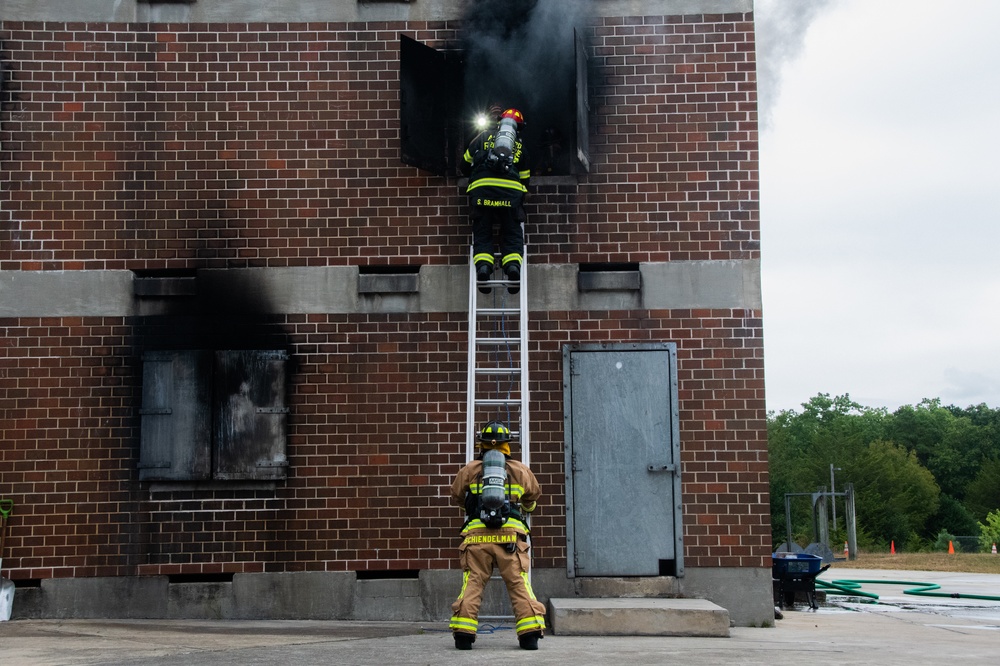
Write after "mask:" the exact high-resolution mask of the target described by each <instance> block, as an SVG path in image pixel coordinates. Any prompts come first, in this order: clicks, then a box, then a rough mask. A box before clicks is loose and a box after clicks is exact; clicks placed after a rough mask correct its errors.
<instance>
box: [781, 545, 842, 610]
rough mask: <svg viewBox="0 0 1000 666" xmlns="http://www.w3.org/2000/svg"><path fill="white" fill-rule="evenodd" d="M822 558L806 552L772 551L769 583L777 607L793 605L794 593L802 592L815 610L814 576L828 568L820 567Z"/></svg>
mask: <svg viewBox="0 0 1000 666" xmlns="http://www.w3.org/2000/svg"><path fill="white" fill-rule="evenodd" d="M822 564H823V558H822V557H820V556H819V555H809V554H808V553H774V554H773V555H772V556H771V585H772V588H773V590H774V603H776V604H777V605H778V607H779V608H784V607H785V606H788V607H789V608H791V607H792V606H794V605H795V595H796V593H798V592H804V593H805V596H806V601H808V602H809V607H810V608H812V609H813V610H816V608H817V606H816V576H818V575H820V574H821V573H823V572H824V571H826V570H827V569H829V568H830V565H829V564H828V565H826V566H825V567H821V565H822Z"/></svg>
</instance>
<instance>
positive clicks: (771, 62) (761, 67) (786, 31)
mask: <svg viewBox="0 0 1000 666" xmlns="http://www.w3.org/2000/svg"><path fill="white" fill-rule="evenodd" d="M838 1H839V0H756V2H754V20H755V24H756V33H757V37H756V39H757V93H758V100H759V112H760V124H761V127H764V126H766V125H768V123H769V121H770V116H771V110H772V109H773V107H774V104H775V103H776V102H777V99H778V95H779V94H780V92H781V73H782V68H783V67H784V66H785V64H786V63H789V62H791V61H792V60H794V59H795V58H796V57H797V56H798V55H799V54H800V53H801V52H802V47H803V44H804V43H805V36H806V32H807V31H808V29H809V26H810V25H811V24H812V22H813V21H814V20H815V19H816V17H817V16H819V15H820V14H821V13H822V12H823V11H825V10H826V9H827V8H829V7H830V6H831V5H834V4H836V3H837V2H838Z"/></svg>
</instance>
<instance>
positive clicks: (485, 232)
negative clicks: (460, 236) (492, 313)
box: [464, 109, 531, 294]
mask: <svg viewBox="0 0 1000 666" xmlns="http://www.w3.org/2000/svg"><path fill="white" fill-rule="evenodd" d="M523 127H524V116H523V115H522V114H521V112H520V111H518V110H517V109H507V110H506V111H504V112H503V113H501V114H500V118H499V121H498V122H497V125H496V127H495V128H494V129H493V130H492V131H490V130H483V131H482V132H480V133H479V135H478V136H477V137H476V138H475V139H473V140H472V143H471V144H470V145H469V148H468V150H466V151H465V156H464V159H465V168H466V169H467V171H468V174H469V187H468V189H466V192H467V193H468V195H469V206H470V208H471V209H472V213H471V217H472V263H473V264H475V265H476V279H477V280H478V281H480V282H482V281H484V280H489V279H490V276H491V275H492V274H493V225H494V224H496V225H498V227H499V229H500V254H501V259H500V264H501V266H502V267H503V271H504V274H505V275H506V276H507V279H508V280H510V281H511V282H512V283H513V284H511V285H508V287H507V291H509V292H510V293H512V294H516V293H517V292H518V290H519V288H520V286H519V285H518V281H519V280H520V279H521V261H522V259H523V257H522V253H523V252H524V230H523V229H522V227H521V224H522V222H523V221H524V219H525V215H524V196H525V194H527V192H528V187H527V186H528V181H529V180H530V178H531V170H530V169H529V168H528V167H527V166H526V165H527V163H528V161H527V157H526V155H525V153H524V146H523V145H522V143H521V138H520V131H521V129H522V128H523ZM479 291H481V292H483V293H484V294H488V293H490V288H489V287H488V286H480V287H479Z"/></svg>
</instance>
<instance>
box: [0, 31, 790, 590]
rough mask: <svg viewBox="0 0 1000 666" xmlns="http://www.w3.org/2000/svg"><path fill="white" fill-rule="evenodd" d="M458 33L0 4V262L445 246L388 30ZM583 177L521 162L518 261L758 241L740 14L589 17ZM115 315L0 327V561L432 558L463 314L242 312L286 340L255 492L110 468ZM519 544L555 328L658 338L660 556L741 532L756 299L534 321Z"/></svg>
mask: <svg viewBox="0 0 1000 666" xmlns="http://www.w3.org/2000/svg"><path fill="white" fill-rule="evenodd" d="M458 28H459V25H458V24H457V23H456V24H446V23H438V24H429V25H428V24H419V25H418V24H404V23H398V24H396V23H381V24H357V25H355V24H308V25H304V24H303V25H287V24H281V25H274V24H267V25H263V24H261V25H249V26H248V25H156V26H147V25H114V24H55V23H44V24H42V23H17V22H6V23H4V24H3V25H2V27H0V40H2V49H3V50H2V51H0V57H2V59H3V61H4V63H5V65H6V67H7V68H8V69H9V71H8V73H7V79H8V80H7V82H6V85H5V90H4V97H3V100H4V101H3V111H2V116H0V143H2V146H0V162H2V163H0V167H2V171H3V180H2V184H0V270H7V271H14V270H78V269H92V270H101V269H131V270H144V269H194V268H206V267H213V268H235V267H247V266H252V267H283V266H328V265H352V264H357V265H370V264H385V263H398V264H426V263H438V264H441V263H449V264H460V263H464V261H465V260H466V256H467V246H468V229H467V223H466V218H465V209H464V197H463V196H462V195H461V194H460V192H459V190H458V188H457V186H456V183H455V181H454V180H444V179H441V178H436V177H431V176H427V175H425V174H424V173H422V172H419V171H417V170H415V169H413V168H410V167H407V166H404V165H402V164H401V163H400V162H399V151H398V103H399V100H398V64H397V46H398V36H399V33H400V32H403V33H406V34H408V35H410V36H413V37H415V38H417V39H419V40H421V41H424V42H427V43H431V44H432V45H436V46H445V45H447V44H448V43H450V42H452V41H453V40H454V38H455V36H456V34H457V32H456V31H457V29H458ZM591 55H592V57H593V58H594V59H595V62H596V63H597V66H598V73H599V79H600V83H599V85H598V86H597V88H596V89H595V90H594V94H595V101H596V107H595V111H596V114H595V117H594V119H593V121H592V123H593V124H592V135H591V156H592V160H593V167H592V171H591V173H590V174H589V175H588V176H587V177H586V178H585V179H584V181H583V182H582V183H581V184H580V185H578V186H574V185H565V184H545V183H541V184H539V186H538V187H537V188H536V192H535V193H534V194H533V196H532V199H531V208H530V209H529V214H530V216H531V217H530V220H529V225H528V240H529V243H530V245H531V255H532V261H533V262H536V263H539V262H541V263H576V262H606V261H611V262H648V261H653V262H660V261H680V260H706V259H714V260H741V259H757V258H759V221H758V211H757V167H756V163H757V135H756V95H755V78H754V44H753V25H752V17H751V16H750V15H726V16H699V17H690V16H689V17H642V18H618V19H613V18H612V19H602V20H600V21H598V23H597V24H596V25H595V29H594V35H593V43H592V53H591ZM147 325H148V322H146V321H139V320H130V319H127V318H91V317H82V318H63V319H59V318H52V319H49V318H42V319H39V318H20V319H4V320H0V326H2V327H3V337H2V340H3V343H2V355H0V374H2V377H3V381H4V387H5V388H4V391H3V393H2V395H0V408H2V413H3V421H2V426H0V427H2V432H0V437H2V440H0V441H2V442H3V447H2V450H0V495H3V496H5V497H12V498H13V499H14V500H15V501H16V502H17V506H16V508H15V516H14V518H13V520H12V521H11V525H10V528H9V530H8V538H7V541H6V544H5V551H6V552H5V553H4V557H5V559H4V567H5V571H6V572H7V573H8V575H10V576H11V577H12V578H44V577H51V576H84V575H124V574H135V573H182V572H183V573H202V572H216V571H260V570H268V571H291V570H303V569H329V570H337V569H350V570H353V569H358V570H366V569H421V568H445V567H453V566H455V564H456V561H455V556H454V545H455V540H454V538H453V536H454V533H455V530H457V528H458V527H459V525H460V521H459V519H458V518H457V516H456V513H455V511H456V510H455V509H453V508H451V507H449V506H448V505H447V500H446V497H445V493H446V486H447V484H448V483H449V482H450V478H451V476H452V474H453V473H454V471H455V469H456V468H457V466H458V465H459V464H460V463H461V462H462V461H463V460H464V435H463V433H462V429H463V427H464V418H465V417H464V399H465V394H464V386H465V370H464V367H465V342H466V339H465V333H464V330H465V315H464V314H462V313H450V314H408V315H364V314H356V315H336V316H335V315H310V316H293V315H288V316H277V317H272V318H270V319H269V320H268V321H267V323H266V325H265V328H266V329H267V332H268V335H274V336H276V337H279V336H280V337H281V339H282V340H283V341H284V342H285V343H287V347H288V349H289V351H290V352H291V353H292V358H293V360H294V372H293V373H292V374H291V375H290V395H289V404H290V406H291V408H292V412H291V414H290V418H289V439H288V453H289V460H290V463H291V466H290V473H289V479H288V481H287V482H286V483H281V484H278V489H277V490H276V491H273V492H272V491H262V490H242V491H241V490H230V491H226V492H222V491H212V492H208V491H193V490H191V491H175V492H171V493H162V494H161V493H157V494H155V495H153V496H152V499H151V496H150V494H149V492H148V489H147V488H145V487H144V486H141V485H140V484H139V482H138V480H137V473H136V463H137V450H138V415H137V405H138V403H139V392H140V388H139V385H138V378H139V361H138V359H139V354H140V353H141V348H143V346H146V345H149V344H151V343H152V341H154V340H155V339H156V336H157V332H156V331H155V330H149V329H148V327H147ZM531 336H532V345H531V350H532V359H533V360H532V370H531V377H532V391H533V401H532V402H533V403H534V404H535V405H537V410H538V411H537V413H533V414H532V421H533V435H532V441H533V452H532V465H533V467H534V468H535V470H536V472H537V474H538V475H539V478H540V480H541V482H542V484H543V487H544V489H545V491H546V493H547V494H548V496H549V497H548V499H549V503H548V504H546V505H545V506H544V507H543V508H542V510H541V514H540V515H539V516H538V518H537V519H536V520H535V522H534V528H535V532H536V538H535V547H536V566H540V567H562V566H564V564H565V520H564V511H565V506H564V502H565V499H564V497H563V491H562V489H563V466H562V455H563V454H562V448H563V443H562V441H563V440H562V437H563V434H562V423H563V415H562V374H561V373H562V370H561V351H560V350H561V345H562V344H563V343H569V342H572V343H585V342H604V341H610V342H617V341H635V340H638V341H653V340H657V341H661V340H670V341H675V342H677V344H678V365H679V386H680V395H679V397H680V409H681V431H682V432H681V437H682V462H683V481H684V498H683V500H684V511H685V516H684V523H685V525H684V527H685V558H686V565H688V566H764V565H765V564H766V560H765V558H766V556H767V555H768V554H769V549H770V534H769V524H770V521H769V517H768V515H767V512H768V498H767V472H766V441H765V437H766V433H765V425H764V418H765V413H764V386H763V346H762V338H761V322H760V313H759V312H757V311H743V310H695V311H690V310H689V311H665V312H649V311H624V312H623V311H617V312H611V313H609V312H606V311H602V312H550V313H538V314H537V316H535V315H534V314H533V316H532V321H531Z"/></svg>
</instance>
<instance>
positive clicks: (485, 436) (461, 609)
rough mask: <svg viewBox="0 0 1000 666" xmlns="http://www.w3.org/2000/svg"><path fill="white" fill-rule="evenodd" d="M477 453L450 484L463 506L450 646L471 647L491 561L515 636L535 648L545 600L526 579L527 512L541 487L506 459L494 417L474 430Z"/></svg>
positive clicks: (506, 439) (506, 444)
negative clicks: (477, 431) (459, 579)
mask: <svg viewBox="0 0 1000 666" xmlns="http://www.w3.org/2000/svg"><path fill="white" fill-rule="evenodd" d="M479 442H480V450H481V452H480V455H479V458H478V459H476V460H473V461H472V462H470V463H469V464H468V465H466V466H465V467H463V468H462V469H461V470H460V471H459V472H458V476H457V477H455V482H454V483H452V484H451V496H452V499H453V500H454V502H455V503H456V504H461V505H463V506H465V512H466V516H467V520H466V521H465V525H464V526H463V527H462V545H461V546H459V549H458V552H459V556H460V558H461V561H462V591H461V592H459V594H458V599H456V600H455V603H453V604H452V605H451V610H452V617H451V622H450V623H449V625H448V626H449V628H450V629H451V630H452V632H453V634H454V637H455V647H456V648H458V649H459V650H471V649H472V644H473V643H475V642H476V631H477V630H478V629H479V619H478V618H479V606H480V604H481V602H482V598H483V588H485V587H486V583H487V582H489V579H490V576H492V575H493V567H494V566H496V568H497V569H499V570H500V576H501V577H502V578H503V580H504V583H505V584H506V585H507V593H508V594H509V595H510V605H511V607H512V608H513V609H514V617H515V619H516V621H517V626H516V627H515V628H516V630H517V642H518V644H520V646H521V647H522V648H524V649H525V650H537V649H538V639H539V638H541V637H542V630H543V629H545V605H544V604H542V603H541V602H539V601H538V600H537V599H536V598H535V593H534V592H533V591H532V589H531V582H530V581H529V580H528V571H529V568H530V565H531V555H530V553H529V549H528V525H527V514H529V513H531V512H532V511H534V510H535V505H536V503H537V501H538V498H539V497H541V494H542V491H541V488H540V487H539V485H538V481H537V479H535V475H534V474H532V472H531V470H530V469H528V467H527V466H526V465H524V464H522V463H521V462H519V461H517V460H511V459H510V430H509V429H508V428H507V426H505V425H504V424H503V423H500V422H499V421H491V422H489V423H487V424H486V425H485V426H484V427H483V429H482V431H481V432H480V434H479Z"/></svg>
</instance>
